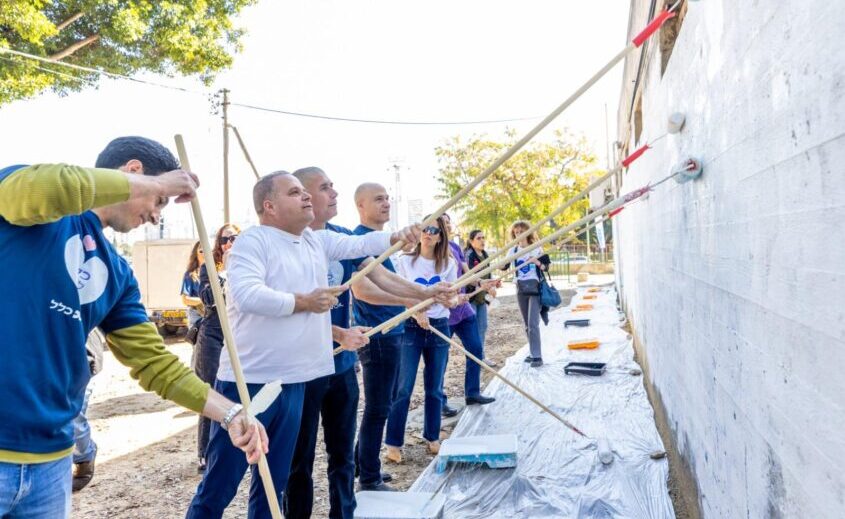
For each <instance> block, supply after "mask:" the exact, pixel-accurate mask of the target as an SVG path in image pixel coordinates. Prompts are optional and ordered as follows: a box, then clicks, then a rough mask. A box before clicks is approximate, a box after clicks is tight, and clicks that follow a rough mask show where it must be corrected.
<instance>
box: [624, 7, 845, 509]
mask: <svg viewBox="0 0 845 519" xmlns="http://www.w3.org/2000/svg"><path fill="white" fill-rule="evenodd" d="M650 5H651V2H650V1H648V0H642V1H640V0H634V1H633V2H632V15H631V20H632V23H631V26H632V31H634V32H636V29H637V28H639V27H641V26H642V24H640V23H636V22H637V20H642V19H644V18H645V17H646V16H647V11H648V9H649V6H650ZM658 7H659V5H658ZM637 60H638V56H633V57H632V58H631V59H630V60H629V61H628V62H627V63H626V74H625V77H626V81H625V84H624V85H623V92H622V96H621V101H620V110H619V114H620V135H622V136H625V135H627V134H628V133H629V132H628V130H629V128H628V125H629V121H628V113H629V110H630V105H631V95H632V82H631V81H630V79H631V78H632V77H634V75H635V73H636V68H637ZM646 63H647V66H646V68H645V70H644V73H643V77H642V79H641V88H642V113H643V124H642V137H641V139H640V143H639V144H643V143H644V142H645V141H646V140H647V139H652V138H654V137H657V136H659V135H660V134H662V133H663V132H664V131H665V129H666V120H667V118H668V116H669V114H671V113H672V112H678V111H679V112H684V113H685V114H686V116H687V122H686V126H685V128H684V131H683V132H682V133H681V134H680V135H677V136H670V137H669V138H666V139H663V140H661V141H660V142H659V143H657V144H656V145H655V146H654V149H653V150H651V151H650V152H648V153H647V154H646V155H644V156H643V157H642V158H641V159H640V160H638V161H637V162H636V163H634V165H633V166H632V167H631V168H630V169H629V170H628V171H627V173H625V174H624V175H623V177H622V185H621V191H622V192H627V191H630V190H632V189H634V188H637V187H640V186H642V185H644V184H645V183H647V182H649V181H652V182H653V181H655V180H657V179H659V178H662V177H664V176H665V175H666V174H667V173H668V172H669V171H670V168H671V167H672V166H673V165H674V164H675V163H677V162H678V161H679V160H681V158H683V157H684V156H686V155H692V156H696V157H698V158H700V159H702V160H703V162H704V175H703V177H702V178H700V179H698V180H696V181H694V182H691V183H687V184H681V185H678V184H676V183H674V182H671V181H670V182H669V183H666V184H663V185H662V186H660V187H659V188H658V189H657V190H656V191H655V192H653V193H652V194H651V195H650V197H649V199H648V200H646V201H643V202H638V203H636V204H635V205H632V206H631V207H629V208H627V209H625V210H624V211H623V212H622V213H620V215H619V216H618V217H616V219H615V222H614V225H615V226H616V228H615V229H614V236H615V237H616V240H617V244H616V247H617V251H618V253H617V254H618V260H619V274H618V275H619V281H620V284H621V292H622V294H621V297H622V299H623V303H624V306H625V308H626V310H627V312H628V314H629V317H630V319H631V323H632V326H633V329H634V332H635V333H636V334H637V337H638V339H639V341H640V342H641V344H642V348H643V354H644V355H645V356H646V357H647V361H648V364H649V366H650V370H649V376H650V381H649V382H650V383H651V384H653V385H654V387H655V389H656V390H657V391H658V392H659V393H660V396H661V399H662V402H663V405H664V406H665V411H666V413H667V416H668V420H669V426H670V428H671V431H672V435H673V436H674V439H675V440H676V443H677V447H678V449H679V451H680V453H681V455H682V456H683V457H684V458H685V460H686V461H687V462H688V463H689V466H690V467H691V470H692V472H693V475H694V477H695V479H696V481H697V485H698V494H699V501H700V502H699V504H700V507H701V512H702V515H703V516H704V517H709V518H721V517H730V518H733V517H751V518H758V517H800V518H804V517H813V518H822V517H824V518H827V517H830V518H838V517H845V2H840V1H831V0H801V1H799V0H780V1H751V0H747V1H746V0H741V1H737V0H700V1H697V2H690V3H689V5H688V11H687V13H686V16H685V19H684V21H683V24H682V26H681V29H680V34H679V36H678V38H677V40H676V42H675V46H674V50H673V53H672V56H671V59H670V61H669V63H668V66H667V69H666V72H665V74H663V75H661V70H660V50H659V48H658V46H657V45H652V46H651V47H650V48H649V50H648V56H647V60H646ZM633 133H634V132H633V131H630V135H631V137H630V140H629V141H628V142H627V145H628V149H629V151H633V150H634V149H635V148H636V147H637V143H635V142H633ZM623 138H624V137H623Z"/></svg>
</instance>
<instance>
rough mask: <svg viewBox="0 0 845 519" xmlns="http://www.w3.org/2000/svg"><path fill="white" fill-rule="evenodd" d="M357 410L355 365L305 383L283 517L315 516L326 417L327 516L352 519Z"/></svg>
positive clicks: (295, 518)
mask: <svg viewBox="0 0 845 519" xmlns="http://www.w3.org/2000/svg"><path fill="white" fill-rule="evenodd" d="M357 414H358V377H357V376H356V375H355V369H353V368H350V369H347V370H346V371H344V372H343V373H337V374H335V375H329V376H326V377H320V378H318V379H316V380H312V381H311V382H308V383H306V384H305V397H304V400H303V403H302V423H301V425H300V427H299V437H298V438H297V440H296V451H295V452H294V455H293V462H292V463H291V468H290V478H288V486H287V489H285V500H284V508H285V517H286V518H287V519H299V518H308V517H311V511H312V508H313V506H314V480H313V479H312V477H311V475H312V473H313V471H314V453H315V450H316V448H317V430H318V428H319V425H320V417H321V416H322V418H323V439H324V440H325V442H326V454H328V476H329V502H330V505H331V508H330V511H329V517H330V518H332V519H334V518H338V519H352V517H353V515H354V514H355V505H356V503H355V457H354V454H353V452H354V448H355V425H356V421H357V418H358V416H357Z"/></svg>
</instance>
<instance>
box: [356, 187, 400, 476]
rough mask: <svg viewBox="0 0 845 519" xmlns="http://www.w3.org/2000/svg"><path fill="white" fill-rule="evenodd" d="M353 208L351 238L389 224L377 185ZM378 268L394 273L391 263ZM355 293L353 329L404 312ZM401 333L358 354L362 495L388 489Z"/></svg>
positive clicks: (360, 192)
mask: <svg viewBox="0 0 845 519" xmlns="http://www.w3.org/2000/svg"><path fill="white" fill-rule="evenodd" d="M355 206H356V207H357V209H358V215H359V217H360V219H361V224H360V225H359V226H358V227H356V228H355V230H354V231H353V232H354V233H355V234H367V233H370V232H373V231H380V230H382V229H384V226H385V224H387V222H389V221H390V197H389V195H388V194H387V190H385V189H384V186H381V185H380V184H374V183H366V184H361V185H360V186H358V188H357V189H356V190H355ZM382 265H384V267H385V268H386V269H388V270H389V271H391V272H396V270H395V269H394V268H393V263H392V262H391V261H390V259H387V260H385V262H384V263H383V264H382ZM360 292H361V290H360V289H359V288H358V287H353V294H354V295H355V303H354V306H353V318H354V322H355V324H358V325H362V326H371V327H372V326H378V325H379V324H381V323H383V322H385V321H387V320H388V319H391V318H393V317H395V316H397V315H399V314H401V313H402V312H404V311H405V307H403V306H398V305H390V304H387V305H385V304H371V303H367V302H365V301H363V300H362V299H363V297H362V294H360ZM404 332H405V326H404V323H400V324H399V325H398V326H396V327H395V328H393V329H391V330H388V331H387V332H386V333H379V334H377V335H374V336H373V337H371V338H370V344H369V345H368V346H367V348H366V349H365V350H361V351H360V352H359V358H360V359H361V368H362V369H363V372H364V397H365V400H364V415H363V417H362V418H361V428H360V429H359V431H358V446H357V450H356V455H357V458H356V460H357V462H358V469H359V473H360V475H359V477H358V482H359V483H360V486H361V489H362V490H392V488H391V487H390V486H389V485H387V484H386V483H385V482H384V481H383V478H382V471H381V459H380V457H379V453H380V452H381V444H382V441H383V439H384V426H385V424H386V423H387V415H388V414H389V413H390V406H391V405H392V404H393V397H394V392H395V387H396V380H397V378H398V376H399V354H400V347H401V345H402V334H403V333H404Z"/></svg>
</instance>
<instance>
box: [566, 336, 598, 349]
mask: <svg viewBox="0 0 845 519" xmlns="http://www.w3.org/2000/svg"><path fill="white" fill-rule="evenodd" d="M567 347H568V348H569V349H570V350H594V349H596V348H598V347H599V340H598V339H573V340H571V341H569V342H568V343H567Z"/></svg>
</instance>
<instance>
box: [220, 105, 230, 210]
mask: <svg viewBox="0 0 845 519" xmlns="http://www.w3.org/2000/svg"><path fill="white" fill-rule="evenodd" d="M221 92H223V222H224V223H229V222H231V220H230V219H229V90H228V89H226V88H224V89H223V90H222V91H221Z"/></svg>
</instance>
